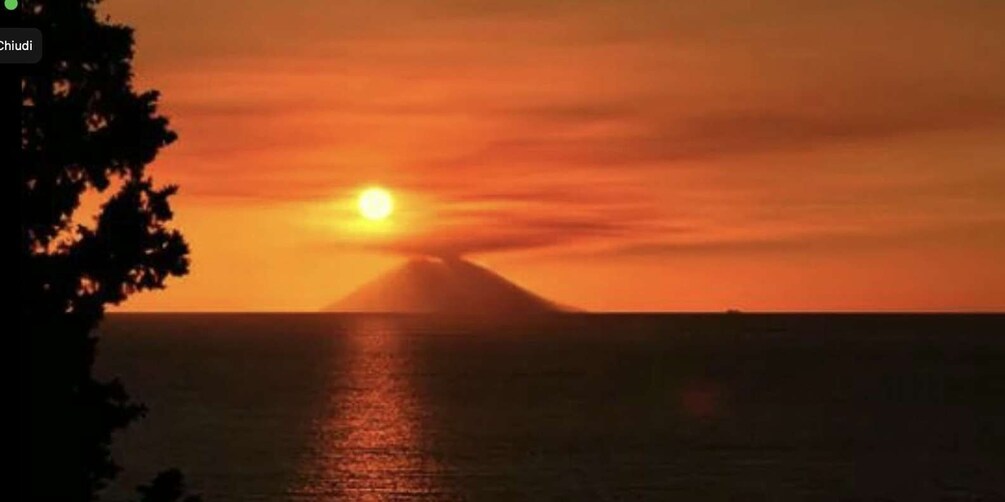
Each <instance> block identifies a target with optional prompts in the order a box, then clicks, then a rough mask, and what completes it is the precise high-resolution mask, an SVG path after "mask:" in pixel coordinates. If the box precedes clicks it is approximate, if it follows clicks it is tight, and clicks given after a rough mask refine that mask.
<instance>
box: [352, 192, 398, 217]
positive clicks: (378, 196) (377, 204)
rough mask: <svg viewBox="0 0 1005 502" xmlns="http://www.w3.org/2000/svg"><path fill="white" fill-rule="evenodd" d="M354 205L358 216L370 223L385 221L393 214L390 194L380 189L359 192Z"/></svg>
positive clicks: (392, 199) (392, 200) (392, 201)
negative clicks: (357, 210)
mask: <svg viewBox="0 0 1005 502" xmlns="http://www.w3.org/2000/svg"><path fill="white" fill-rule="evenodd" d="M356 204H357V207H358V208H359V214H360V216H362V217H364V218H366V219H368V220H371V221H379V220H385V219H387V217H388V216H391V213H393V212H394V197H391V192H388V191H387V190H385V189H383V188H380V187H371V188H367V189H366V190H363V191H362V192H360V194H359V200H358V201H357V203H356Z"/></svg>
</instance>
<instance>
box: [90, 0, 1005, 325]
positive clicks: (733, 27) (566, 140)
mask: <svg viewBox="0 0 1005 502" xmlns="http://www.w3.org/2000/svg"><path fill="white" fill-rule="evenodd" d="M101 10H102V13H103V14H108V15H110V16H111V19H112V20H113V21H118V22H123V23H126V24H129V25H132V26H133V27H135V28H136V30H137V33H136V38H137V57H136V61H135V70H136V85H137V87H138V88H140V89H146V88H156V89H159V90H160V91H161V92H162V98H161V109H162V112H163V113H164V114H166V115H167V116H168V117H170V119H171V123H172V126H173V128H174V129H175V130H176V131H177V132H178V134H179V136H180V138H179V140H178V142H177V143H175V144H174V145H172V146H171V147H169V148H168V149H166V150H164V151H163V152H162V153H161V155H160V156H159V157H158V159H157V161H156V162H155V163H154V164H153V165H152V166H151V169H150V170H151V173H152V174H153V175H154V176H155V179H156V180H157V181H159V182H161V183H177V184H179V185H180V186H181V192H180V194H179V195H178V196H177V197H176V198H175V203H174V206H175V209H176V213H177V216H176V224H177V226H178V227H179V228H181V229H182V230H183V232H184V233H185V235H186V237H187V238H188V240H189V242H190V244H191V246H192V256H191V258H192V270H191V274H190V275H189V276H187V277H184V278H181V279H175V280H173V281H170V282H169V287H168V289H167V290H165V291H160V292H155V293H146V294H142V295H139V296H137V297H135V298H132V299H130V300H129V301H128V303H126V304H125V305H123V306H122V309H124V310H144V311H146V310H170V311H180V310H186V311H187V310H211V311H221V310H226V311H244V310H269V311H290V310H297V311H299V310H305V311H313V310H317V309H318V308H320V307H322V306H323V305H326V304H328V303H330V302H332V301H333V300H335V299H337V298H339V297H341V296H343V295H344V294H346V293H348V292H349V291H351V290H353V289H354V288H356V287H357V286H359V285H360V284H362V283H364V282H365V281H367V280H369V279H371V278H373V277H375V276H377V275H379V274H380V273H381V272H383V271H386V270H389V269H391V268H393V267H394V266H395V265H396V264H397V263H399V262H401V261H402V260H403V259H404V257H406V256H409V255H415V254H423V253H448V254H458V255H463V256H466V257H469V258H471V259H472V260H473V261H475V262H477V263H480V264H483V265H486V266H488V267H490V268H491V269H493V270H495V271H497V272H499V273H500V274H502V275H504V276H505V277H507V278H509V279H511V280H513V281H515V282H517V283H518V284H520V285H522V286H525V287H527V288H529V289H531V290H533V291H535V292H537V293H539V294H541V295H543V296H545V297H548V298H550V299H553V300H555V301H558V302H561V303H563V304H568V305H574V306H577V307H580V308H583V309H587V310H596V311H601V310H630V311H631V310H669V311H696V310H697V311H707V310H712V311H720V310H724V309H727V308H739V309H743V310H755V311H756V310H772V311H774V310H1002V309H1005V259H1003V257H1005V64H1002V62H1003V61H1005V30H1003V29H1002V27H1003V26H1005V2H1002V1H999V0H953V1H945V0H942V1H928V0H912V1H903V0H870V1H854V0H853V1H833V0H828V1H817V0H773V1H757V2H750V1H747V0H712V1H704V2H687V1H640V0H620V1H613V0H608V1H598V0H577V1H545V0H489V1H484V2H473V1H461V0H382V1H373V0H341V1H322V0H304V1H300V2H276V1H274V0H273V1H264V0H214V1H212V2H199V1H195V0H175V1H170V2H166V1H153V0H106V1H105V2H104V3H103V4H102V7H101ZM372 185H379V186H382V187H384V188H386V189H387V190H389V191H390V192H391V193H392V194H393V195H394V197H395V203H396V210H395V213H394V214H393V215H392V216H391V218H390V219H389V220H387V221H386V222H385V223H381V224H374V223H370V224H367V223H363V222H362V221H361V220H360V218H359V216H358V215H357V213H356V211H355V208H354V205H355V198H356V196H357V195H358V193H359V192H360V191H361V190H362V189H363V188H365V187H368V186H372Z"/></svg>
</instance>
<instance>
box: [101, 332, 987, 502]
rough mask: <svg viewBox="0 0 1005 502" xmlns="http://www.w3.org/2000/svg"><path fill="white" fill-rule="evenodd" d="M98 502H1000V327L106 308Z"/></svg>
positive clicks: (102, 346)
mask: <svg viewBox="0 0 1005 502" xmlns="http://www.w3.org/2000/svg"><path fill="white" fill-rule="evenodd" d="M99 332H100V340H101V341H100V344H99V355H98V363H97V371H98V373H99V374H100V375H102V377H104V378H112V377H117V378H120V379H121V380H122V382H123V383H124V385H125V386H126V388H127V390H128V391H129V393H130V394H131V395H132V396H133V397H134V398H135V399H136V400H138V401H141V402H143V403H145V404H146V406H147V407H148V413H147V416H146V417H145V418H144V419H143V420H142V421H139V422H137V423H135V424H133V425H132V426H130V427H129V428H128V429H127V430H125V431H124V432H122V433H119V434H118V435H117V436H116V438H115V443H114V448H113V450H114V455H115V458H116V460H117V461H118V462H119V463H120V464H121V465H122V466H123V471H122V473H121V474H120V476H119V478H118V480H117V481H116V482H115V483H114V484H113V486H111V487H110V488H108V490H107V491H106V494H105V496H106V497H105V498H106V499H107V500H131V499H132V498H131V495H130V491H131V490H132V489H133V488H134V487H135V486H136V485H139V484H141V483H144V482H145V481H147V480H149V479H150V478H151V477H152V476H153V475H154V474H155V473H157V472H158V471H161V470H164V469H168V468H178V469H180V470H182V471H183V472H184V474H185V477H186V482H187V484H188V486H189V488H190V489H191V490H192V491H194V492H197V493H199V494H201V495H202V497H203V499H204V500H205V501H207V502H209V501H326V500H333V501H336V500H337V501H341V500H346V501H385V500H386V501H415V500H423V501H453V500H471V501H509V500H516V501H521V500H531V501H536V500H545V501H552V500H554V501H591V500H611V501H614V500H617V501H621V500H628V501H632V500H655V501H685V502H687V501H691V502H700V501H774V500H782V501H785V500H794V501H795V500H799V501H801V500H819V501H832V500H833V501H912V502H914V501H985V500H986V501H992V500H993V501H1002V500H1005V316H1001V315H935V314H929V315H897V314H888V315H858V314H841V315H833V314H800V315H792V314H747V313H730V314H667V315H663V314H659V315H649V314H623V315H621V314H561V315H548V316H540V317H520V316H513V317H512V318H508V319H502V320H499V319H496V320H489V319H479V318H456V317H455V318H438V317H430V316H407V315H348V314H113V315H110V316H108V318H107V319H106V320H105V321H104V323H103V324H102V326H101V327H100V330H99Z"/></svg>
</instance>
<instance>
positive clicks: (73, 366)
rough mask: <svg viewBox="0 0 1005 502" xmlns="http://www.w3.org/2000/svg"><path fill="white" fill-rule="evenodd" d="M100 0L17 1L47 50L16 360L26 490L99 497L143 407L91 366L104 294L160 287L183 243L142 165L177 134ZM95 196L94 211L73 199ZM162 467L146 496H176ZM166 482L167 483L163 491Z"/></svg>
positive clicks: (29, 132) (111, 297) (36, 87)
mask: <svg viewBox="0 0 1005 502" xmlns="http://www.w3.org/2000/svg"><path fill="white" fill-rule="evenodd" d="M97 3H98V1H97V0H33V1H31V2H25V4H26V5H24V6H23V7H22V13H23V15H24V17H25V18H26V21H27V22H28V23H29V24H31V25H34V26H38V27H40V28H42V29H43V32H44V34H45V49H44V51H45V59H44V61H43V62H42V63H41V64H39V65H37V66H35V67H33V68H32V69H31V71H30V73H29V74H28V75H27V76H26V77H24V78H23V80H22V94H23V102H22V104H23V111H22V130H21V141H22V147H21V160H20V164H21V165H20V169H21V173H20V175H21V178H22V187H21V200H20V205H21V212H22V222H23V223H22V230H21V245H20V246H21V257H20V275H21V278H20V279H21V280H20V301H21V302H22V310H21V312H22V319H21V332H22V333H23V336H24V338H23V339H22V341H21V342H22V343H21V347H22V361H24V363H23V365H24V370H23V373H24V375H23V376H24V378H26V379H27V382H28V383H27V386H26V388H27V390H28V392H26V393H25V396H24V397H23V398H22V401H21V405H22V408H24V409H23V411H24V413H23V416H24V417H26V421H25V422H24V423H23V429H25V434H22V438H21V441H22V445H23V446H24V447H25V449H26V451H27V452H28V458H27V459H26V461H25V463H24V469H25V472H24V473H23V474H24V475H23V476H22V483H23V488H22V497H23V498H24V499H28V500H67V501H71V500H95V499H97V497H98V494H99V492H100V491H101V489H102V488H103V487H105V486H106V485H107V484H108V482H109V481H110V480H111V479H112V478H114V477H115V475H116V473H117V472H118V470H119V467H118V466H117V465H116V464H115V463H114V462H113V460H112V458H111V455H110V450H109V447H110V443H111V439H112V434H113V432H114V431H116V430H118V429H121V428H123V427H125V426H126V425H127V424H129V423H130V422H131V421H133V420H135V419H137V418H138V417H139V416H141V415H142V414H143V412H144V409H143V407H142V406H140V405H138V404H136V403H133V402H131V401H130V399H129V396H128V395H127V394H126V392H125V390H124V388H123V387H122V385H121V384H120V383H119V382H118V381H99V380H97V379H95V377H94V376H93V375H92V366H93V363H94V357H95V350H96V345H97V338H96V334H95V328H96V327H97V326H98V323H99V321H100V320H101V318H102V315H103V313H104V309H105V307H106V306H107V305H110V304H117V303H119V302H121V301H123V300H125V299H126V298H127V297H128V296H129V295H131V294H133V293H136V292H139V291H143V290H151V289H158V288H162V287H164V280H165V279H166V278H167V277H169V276H177V275H182V274H185V273H186V272H187V269H188V259H187V255H188V247H187V245H186V243H185V241H184V240H183V239H182V236H181V235H180V234H179V233H178V232H177V231H175V230H173V229H171V228H169V227H168V226H167V223H168V221H169V220H171V217H172V214H171V208H170V206H169V203H168V199H169V198H170V197H171V195H173V194H174V193H175V191H176V188H175V187H172V186H168V187H158V186H156V185H154V183H153V181H152V180H151V178H150V177H149V176H148V175H147V174H146V173H145V167H146V165H147V164H149V163H150V162H151V161H152V160H153V159H154V157H155V156H156V154H157V152H158V150H160V149H161V148H162V147H164V146H166V145H168V144H170V143H171V142H172V141H174V139H175V134H174V133H173V132H172V131H171V130H170V129H168V122H167V119H165V118H164V117H162V116H160V115H158V114H157V109H156V105H157V98H158V95H157V93H156V92H143V93H138V92H136V91H134V90H133V88H132V85H131V80H132V57H133V34H132V30H131V29H130V28H129V27H127V26H121V25H114V24H109V23H107V22H102V21H100V20H99V19H98V18H97V17H96V14H95V8H96V5H97ZM92 197H93V198H94V200H103V201H104V203H103V204H102V205H101V206H100V211H99V212H98V214H97V216H96V217H94V218H92V217H91V216H90V215H81V214H79V213H80V211H78V210H79V209H80V207H81V202H82V200H85V199H87V200H90V199H89V198H92ZM172 483H173V485H174V486H176V487H178V490H180V486H181V476H180V474H179V473H177V471H171V472H168V473H165V474H163V475H162V476H160V477H158V478H157V479H156V480H154V481H153V483H152V484H151V485H150V486H148V487H145V488H144V491H143V493H142V494H143V496H144V497H145V498H144V500H158V501H160V500H178V499H179V497H181V492H180V491H177V494H176V495H175V496H174V498H171V497H170V496H169V495H170V494H172V493H173V492H172V489H171V488H169V487H168V486H167V485H169V484H172ZM165 494H169V495H165Z"/></svg>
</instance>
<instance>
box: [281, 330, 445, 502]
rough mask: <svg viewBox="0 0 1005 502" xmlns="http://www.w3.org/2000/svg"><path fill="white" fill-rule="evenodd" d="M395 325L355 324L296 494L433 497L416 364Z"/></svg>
mask: <svg viewBox="0 0 1005 502" xmlns="http://www.w3.org/2000/svg"><path fill="white" fill-rule="evenodd" d="M403 342H404V341H403V340H402V337H401V336H400V334H399V333H398V332H396V330H395V326H394V322H393V321H392V320H387V319H376V318H368V319H358V320H355V321H354V322H353V323H352V324H351V325H350V327H349V329H348V332H347V333H346V334H345V338H344V344H343V345H342V346H341V350H340V351H339V352H340V355H339V356H338V357H335V358H334V361H333V364H334V365H335V367H334V368H332V373H331V374H332V377H331V380H332V382H331V389H332V390H331V392H330V402H329V403H328V405H327V406H326V407H325V412H324V414H323V415H322V416H321V417H319V419H318V420H317V422H316V424H315V431H316V432H315V441H314V444H312V445H311V448H310V450H311V453H310V455H309V457H308V459H307V460H308V461H307V462H306V464H307V465H306V466H305V468H304V472H302V474H303V475H302V476H301V479H302V480H303V483H302V485H301V487H300V488H299V489H297V490H296V491H295V493H293V494H291V495H300V496H306V497H324V498H328V497H330V498H334V499H338V500H359V501H378V500H401V499H414V498H428V497H431V496H432V497H434V498H435V494H436V493H437V492H439V491H440V490H439V488H438V487H436V486H434V483H435V477H436V476H435V475H434V474H435V473H436V472H437V471H438V470H439V469H438V466H437V465H436V463H435V462H434V461H433V460H432V459H430V458H428V455H427V454H426V452H427V451H428V449H427V448H426V446H425V445H424V444H423V441H424V438H423V434H422V424H421V422H420V416H419V413H420V406H419V403H418V402H417V398H416V392H415V388H414V387H415V382H414V381H413V375H414V372H413V371H412V368H411V367H410V366H411V364H412V361H411V360H410V358H409V355H408V353H407V351H406V347H404V346H403Z"/></svg>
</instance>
